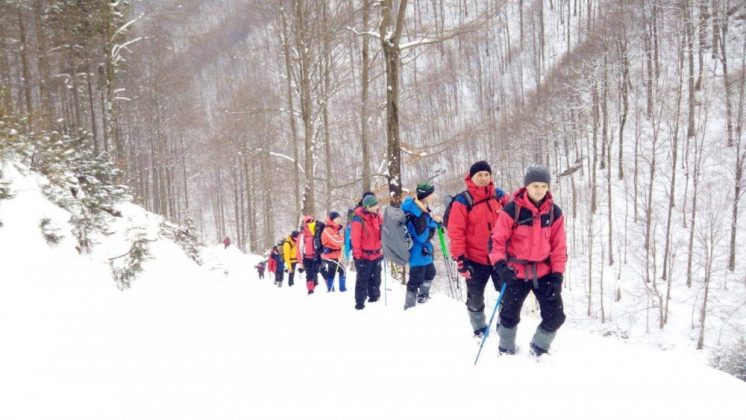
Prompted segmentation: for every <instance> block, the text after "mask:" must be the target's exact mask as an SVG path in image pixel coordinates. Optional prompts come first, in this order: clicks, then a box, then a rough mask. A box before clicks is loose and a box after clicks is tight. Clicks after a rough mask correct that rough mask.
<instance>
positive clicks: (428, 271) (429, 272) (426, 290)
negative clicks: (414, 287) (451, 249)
mask: <svg viewBox="0 0 746 420" xmlns="http://www.w3.org/2000/svg"><path fill="white" fill-rule="evenodd" d="M433 279H435V264H433V263H431V264H429V265H427V266H425V274H424V280H423V282H422V285H421V286H420V288H419V290H418V292H417V302H419V303H425V302H427V300H428V299H430V286H432V284H433Z"/></svg>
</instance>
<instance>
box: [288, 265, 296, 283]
mask: <svg viewBox="0 0 746 420" xmlns="http://www.w3.org/2000/svg"><path fill="white" fill-rule="evenodd" d="M296 265H298V263H290V269H289V270H288V286H292V285H293V279H294V278H295V266H296Z"/></svg>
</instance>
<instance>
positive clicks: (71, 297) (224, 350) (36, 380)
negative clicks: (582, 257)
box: [0, 164, 746, 420]
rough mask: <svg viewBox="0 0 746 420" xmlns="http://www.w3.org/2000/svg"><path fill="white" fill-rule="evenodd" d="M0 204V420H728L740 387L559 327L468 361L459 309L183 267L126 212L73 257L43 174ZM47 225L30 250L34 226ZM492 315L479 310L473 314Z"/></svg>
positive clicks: (690, 359) (615, 341)
mask: <svg viewBox="0 0 746 420" xmlns="http://www.w3.org/2000/svg"><path fill="white" fill-rule="evenodd" d="M2 170H3V174H4V177H5V178H7V180H9V181H11V190H12V191H13V192H14V194H15V197H14V198H13V199H10V200H4V201H0V220H3V222H4V227H2V228H0V254H1V255H3V256H4V259H3V262H4V263H3V276H2V280H0V337H1V339H2V343H3V344H2V346H0V372H2V374H0V395H2V404H0V418H2V419H48V418H54V419H76V420H80V419H97V420H100V419H179V420H184V419H237V418H260V419H300V418H302V419H317V418H318V419H384V418H385V419H389V418H392V419H399V418H428V419H456V418H477V417H479V418H486V417H499V418H511V417H516V418H525V417H526V416H527V415H530V416H531V417H532V418H571V419H586V418H588V419H598V418H604V419H609V418H610V419H630V418H655V417H659V418H677V419H690V418H692V419H693V418H699V419H701V418H717V419H742V418H743V408H742V397H743V395H746V393H745V392H746V383H743V382H741V381H739V380H737V379H735V378H733V377H731V376H729V375H727V374H725V373H723V372H719V371H716V370H714V369H712V368H709V367H708V366H706V365H705V364H704V363H703V361H702V360H701V358H700V357H697V356H696V354H693V353H687V352H684V351H680V350H672V351H661V350H658V349H655V348H652V347H649V346H646V345H643V344H630V343H625V342H623V341H622V340H621V339H619V338H614V337H606V338H604V337H600V336H598V335H594V334H592V333H590V332H587V331H585V329H584V326H583V323H582V322H580V321H574V320H572V319H570V320H569V321H568V323H567V324H566V325H565V326H564V327H563V328H562V329H561V330H560V332H559V334H558V338H557V340H556V341H555V344H554V346H553V348H552V355H550V356H548V357H546V358H543V359H541V360H538V361H537V360H534V359H533V358H532V357H530V356H529V355H528V354H527V352H526V350H525V349H526V348H527V345H528V341H529V339H530V337H531V334H532V333H533V330H534V328H535V327H536V325H537V323H538V319H536V317H533V316H529V315H527V316H525V317H524V319H523V322H522V323H521V324H520V327H519V335H518V343H519V345H521V346H523V349H522V351H521V353H520V354H518V355H517V356H512V357H508V356H506V357H497V355H496V347H497V342H496V340H495V336H494V335H493V336H491V337H490V339H489V340H488V342H487V343H486V345H485V349H484V351H483V352H482V356H481V359H480V361H479V364H478V365H477V366H476V367H475V366H474V365H473V360H474V356H475V355H476V351H477V348H478V346H477V344H476V343H475V342H474V341H473V340H472V338H471V337H470V335H471V331H470V327H469V323H468V317H467V314H466V309H465V308H464V306H463V304H462V303H458V302H455V301H453V300H450V299H449V298H447V297H445V296H443V295H434V296H433V298H432V299H431V300H430V301H429V302H427V303H426V304H424V305H418V306H417V307H415V308H414V309H412V310H409V311H407V312H404V311H403V310H402V307H403V297H404V290H403V289H402V287H401V285H399V284H393V283H392V281H391V279H388V281H387V282H386V284H387V287H386V288H385V289H386V296H385V298H386V299H385V301H384V300H381V301H380V302H377V303H369V304H367V306H366V309H365V310H363V311H355V310H354V309H353V304H354V299H353V291H352V290H354V280H351V281H350V283H351V285H350V286H351V287H350V286H348V287H349V288H350V291H348V292H346V293H338V292H335V293H326V292H325V291H322V290H321V289H322V288H323V286H321V287H320V288H319V289H317V290H318V292H317V293H316V294H314V295H312V296H307V295H306V291H305V287H304V286H303V284H302V281H300V282H297V284H296V286H295V287H293V288H288V287H287V285H286V284H285V285H284V287H282V288H277V287H276V286H274V285H273V284H272V280H271V279H270V278H268V277H267V278H265V279H263V280H259V279H258V276H257V274H256V271H255V270H254V269H253V266H254V265H255V264H256V263H257V262H258V261H259V257H257V256H253V255H245V254H243V253H241V252H240V251H238V250H237V249H236V248H235V247H229V248H228V249H224V248H223V246H222V245H218V246H214V247H208V248H205V249H203V259H204V261H205V264H204V265H203V266H197V265H196V264H194V263H193V262H192V261H191V260H190V259H188V258H187V257H186V256H185V255H184V254H183V252H182V251H181V249H180V248H179V247H178V246H177V245H176V244H174V243H172V242H170V241H169V240H166V239H164V238H159V237H158V229H157V227H158V225H159V223H160V220H161V218H160V217H159V216H155V215H153V214H150V213H147V212H145V211H144V210H142V209H141V208H139V207H137V206H135V205H132V204H124V205H121V206H120V207H119V210H121V211H122V213H123V214H124V217H122V218H119V219H117V221H116V223H115V224H113V225H112V230H113V231H114V233H113V234H112V235H110V236H106V237H100V238H98V241H99V244H98V245H97V246H96V247H94V252H93V254H90V255H78V253H77V252H76V251H75V250H74V247H73V240H72V239H70V238H71V235H70V234H69V229H70V228H69V226H68V225H67V224H66V220H67V218H69V214H67V212H66V211H64V210H61V209H59V208H57V207H56V206H54V205H53V204H51V203H50V202H49V201H47V200H46V199H45V198H44V196H43V195H42V193H41V190H40V185H42V184H43V183H44V182H45V180H44V179H43V178H40V177H38V176H36V175H34V174H33V173H30V172H28V171H27V170H25V169H24V168H22V167H14V166H13V165H8V164H6V165H3V168H2ZM42 217H47V218H50V219H51V220H52V221H53V223H54V224H55V225H56V226H59V227H62V229H61V232H62V233H63V234H64V235H65V236H66V239H65V240H63V242H62V243H60V244H58V245H55V246H49V245H47V243H46V242H45V241H44V239H43V237H42V235H41V233H40V230H39V220H40V219H41V218H42ZM135 226H144V227H146V228H147V232H148V236H149V238H151V239H157V240H155V242H152V243H151V245H150V246H151V248H150V250H151V254H152V255H153V259H151V260H149V261H147V262H146V263H145V272H144V273H143V274H142V275H141V276H140V277H139V278H138V279H137V280H136V281H135V282H134V284H133V287H132V289H130V290H126V291H124V292H121V291H119V290H118V289H117V288H116V287H115V285H114V282H113V281H112V278H111V273H110V271H109V267H108V264H107V261H108V258H110V257H111V256H114V255H119V254H121V253H122V252H123V250H126V249H127V247H128V242H127V241H126V238H127V235H126V233H127V230H128V229H130V228H132V227H135ZM488 310H489V305H488Z"/></svg>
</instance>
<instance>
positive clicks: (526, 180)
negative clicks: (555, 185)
mask: <svg viewBox="0 0 746 420" xmlns="http://www.w3.org/2000/svg"><path fill="white" fill-rule="evenodd" d="M551 181H552V175H550V174H549V169H547V167H546V166H540V165H536V166H529V167H528V168H526V175H524V176H523V186H524V187H527V186H528V184H530V183H532V182H543V183H545V184H551V183H552V182H551Z"/></svg>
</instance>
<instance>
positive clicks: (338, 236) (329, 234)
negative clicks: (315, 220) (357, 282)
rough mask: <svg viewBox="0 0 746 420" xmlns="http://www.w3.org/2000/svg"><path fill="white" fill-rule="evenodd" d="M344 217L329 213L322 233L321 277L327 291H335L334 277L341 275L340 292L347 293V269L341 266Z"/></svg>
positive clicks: (334, 212)
mask: <svg viewBox="0 0 746 420" xmlns="http://www.w3.org/2000/svg"><path fill="white" fill-rule="evenodd" d="M341 222H342V217H341V216H340V215H339V213H337V212H336V211H333V212H331V213H329V218H328V219H327V220H326V225H325V226H324V231H323V232H322V233H321V245H322V246H323V248H322V251H321V268H320V269H319V271H320V272H321V276H322V277H323V278H324V281H326V291H327V292H333V291H334V276H335V275H336V274H337V273H339V291H340V292H346V291H347V285H346V284H345V283H346V279H345V275H346V273H345V269H344V267H342V265H341V264H340V259H341V257H342V248H343V247H344V233H343V232H342V225H341Z"/></svg>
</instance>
